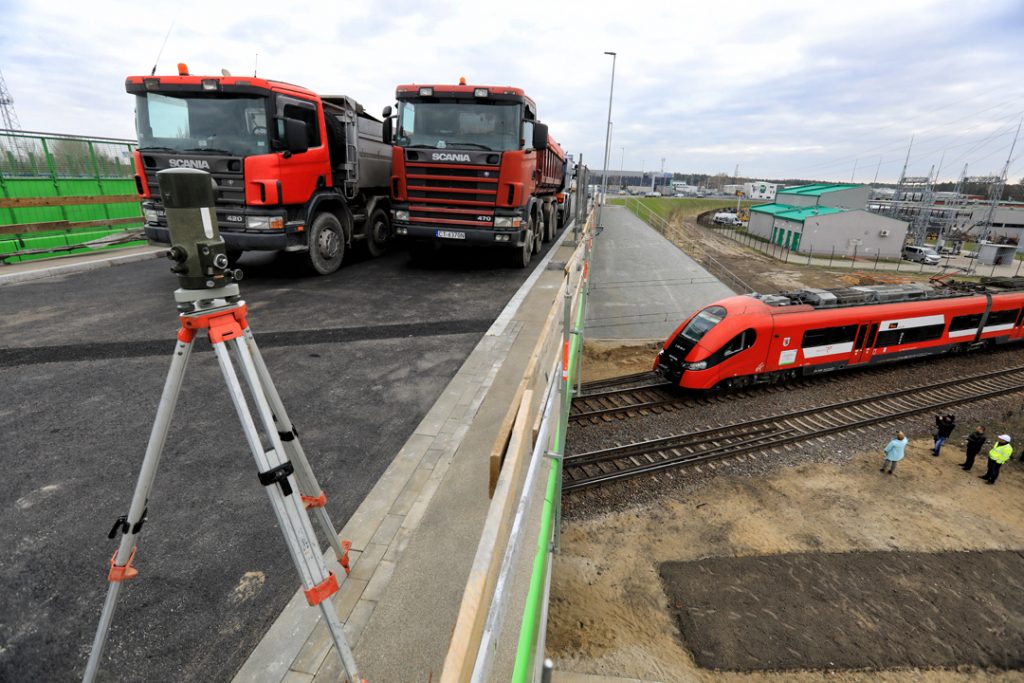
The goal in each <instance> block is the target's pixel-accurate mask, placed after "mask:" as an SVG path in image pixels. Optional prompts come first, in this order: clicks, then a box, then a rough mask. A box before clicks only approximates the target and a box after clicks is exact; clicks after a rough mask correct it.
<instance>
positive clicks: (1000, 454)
mask: <svg viewBox="0 0 1024 683" xmlns="http://www.w3.org/2000/svg"><path fill="white" fill-rule="evenodd" d="M1010 441H1011V439H1010V435H1009V434H1000V435H999V440H998V441H996V445H995V446H993V447H992V450H990V451H989V452H988V472H986V473H985V474H984V475H983V476H981V477H979V478H980V479H984V480H985V483H986V484H989V485H990V486H991V485H992V484H995V483H996V479H998V478H999V468H1000V467H1002V466H1003V463H1005V462H1006V461H1007V460H1009V459H1010V457H1011V456H1012V455H1013V446H1011V445H1010Z"/></svg>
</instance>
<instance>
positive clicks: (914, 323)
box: [878, 314, 946, 332]
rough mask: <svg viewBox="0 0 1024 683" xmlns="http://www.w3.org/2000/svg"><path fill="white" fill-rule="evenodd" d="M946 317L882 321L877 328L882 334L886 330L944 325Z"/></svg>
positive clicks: (936, 316) (929, 316)
mask: <svg viewBox="0 0 1024 683" xmlns="http://www.w3.org/2000/svg"><path fill="white" fill-rule="evenodd" d="M945 323H946V317H945V316H944V315H942V314H939V315H924V316H921V317H920V318H899V319H897V320H883V321H882V324H881V325H879V326H878V329H880V330H881V331H882V332H886V331H888V330H906V329H908V328H911V327H926V326H928V325H944V324H945Z"/></svg>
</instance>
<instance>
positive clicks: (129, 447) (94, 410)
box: [0, 251, 539, 681]
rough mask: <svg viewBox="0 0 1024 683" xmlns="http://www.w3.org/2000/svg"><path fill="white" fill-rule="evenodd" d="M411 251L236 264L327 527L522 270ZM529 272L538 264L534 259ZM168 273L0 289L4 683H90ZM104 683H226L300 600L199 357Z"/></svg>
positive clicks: (148, 413) (244, 453)
mask: <svg viewBox="0 0 1024 683" xmlns="http://www.w3.org/2000/svg"><path fill="white" fill-rule="evenodd" d="M503 257H504V254H503V253H499V252H486V251H483V252H481V251H453V252H452V253H451V254H441V255H439V258H437V259H435V260H434V261H432V262H431V263H430V264H428V265H426V266H421V267H414V266H412V265H410V263H409V260H408V257H407V255H406V254H405V252H403V251H399V252H397V253H392V254H389V255H387V256H385V257H383V258H380V259H376V260H366V259H362V260H358V259H357V260H355V262H348V263H347V264H346V265H345V266H344V267H343V268H342V269H341V270H340V271H339V272H337V273H335V274H334V275H332V276H329V277H325V278H314V277H297V276H295V275H294V274H292V273H291V271H289V270H288V269H286V268H284V266H283V264H280V263H278V262H277V261H276V260H273V259H271V258H268V257H267V256H265V255H259V254H257V255H255V256H254V255H246V256H245V257H244V258H243V259H242V261H241V263H240V266H241V267H242V268H243V269H244V270H245V271H246V279H245V280H244V281H243V282H242V291H243V296H244V298H245V299H246V301H247V302H248V303H249V307H250V311H251V313H250V318H249V319H250V324H251V325H252V328H253V331H254V333H255V335H256V339H257V342H258V343H259V345H260V348H261V350H262V351H263V354H264V357H265V358H266V361H267V364H268V366H269V368H270V372H271V374H272V375H273V377H274V380H275V382H276V384H277V387H278V389H279V391H280V393H281V395H282V398H283V400H284V402H285V405H286V407H287V408H288V412H289V415H290V416H291V417H292V419H293V421H294V422H295V423H296V426H297V427H298V429H299V431H300V433H301V435H302V439H303V445H304V447H305V450H306V452H307V454H308V456H309V458H310V460H311V462H312V465H313V467H314V469H315V471H316V473H317V476H318V478H319V480H320V483H321V485H322V486H323V488H324V489H325V490H326V491H327V493H328V508H329V511H330V513H331V516H332V518H333V520H334V522H335V525H336V526H337V527H338V528H341V527H342V526H343V525H344V523H345V522H346V521H347V519H348V518H349V516H350V515H351V514H352V513H353V512H354V511H355V509H356V508H357V507H358V505H359V503H360V502H361V501H362V499H363V497H364V496H365V495H366V493H367V492H368V491H369V490H370V488H371V487H372V486H373V484H374V482H375V481H376V480H377V478H378V477H379V476H380V474H381V473H382V472H383V471H384V469H385V468H386V467H387V466H388V464H389V463H390V461H391V458H392V457H393V456H394V454H395V453H397V452H398V450H399V448H400V447H401V445H402V444H403V443H404V442H405V440H406V439H407V438H408V436H409V435H410V434H411V433H412V431H413V429H414V428H415V427H416V425H417V424H418V423H419V421H420V419H422V417H423V415H424V414H425V413H426V412H427V410H428V409H429V408H430V406H431V405H432V404H433V402H434V400H435V399H436V397H437V396H438V395H439V394H440V392H441V391H442V389H443V388H444V386H445V385H446V384H447V382H448V380H449V379H450V378H451V377H452V376H453V375H454V374H455V372H456V371H457V370H458V368H459V366H460V365H461V364H462V362H463V360H464V359H465V357H466V356H467V355H468V354H469V352H470V351H471V350H472V348H473V347H474V346H475V345H476V343H477V341H478V340H479V339H480V337H481V336H482V335H483V333H484V332H485V331H486V330H487V328H488V327H489V326H490V324H491V322H492V321H493V319H494V318H495V317H496V316H497V314H498V313H499V312H500V311H501V309H502V308H503V307H504V305H505V304H506V302H507V301H508V299H509V298H510V297H511V295H512V294H513V293H514V292H515V290H516V289H517V288H518V286H519V285H520V284H521V283H522V281H523V280H524V279H525V278H526V276H527V275H528V273H529V272H530V270H529V269H527V270H516V269H512V268H509V267H505V266H504V263H505V261H504V259H503ZM534 258H535V261H534V263H536V262H537V260H539V257H537V256H535V257H534ZM176 286H177V285H176V279H175V278H174V276H173V275H172V274H171V273H170V272H169V270H168V263H167V262H166V261H164V260H153V261H144V262H139V263H132V264H128V265H124V266H119V267H116V268H109V269H103V270H99V271H93V272H89V273H82V274H78V275H71V276H66V277H63V278H59V279H49V280H42V281H36V282H30V283H25V284H21V285H12V286H5V287H3V288H2V290H0V321H2V322H0V331H2V337H0V434H2V435H3V436H2V442H0V444H2V445H0V464H2V468H3V485H2V486H0V547H2V548H3V551H2V552H0V680H3V681H8V680H9V681H15V680H19V681H20V680H72V679H75V678H78V677H80V676H81V673H82V671H83V669H84V666H85V661H86V659H87V656H88V650H89V647H90V645H91V642H92V637H93V634H94V632H95V629H96V624H97V620H98V618H99V613H100V609H101V606H102V603H103V599H104V596H105V594H106V591H107V585H108V584H107V581H106V572H107V569H108V563H109V559H110V556H111V555H112V554H113V552H114V550H115V549H116V541H113V540H108V539H107V532H108V531H109V530H110V527H111V526H112V525H113V523H114V521H115V520H116V518H117V517H118V516H119V515H121V514H124V513H126V512H127V510H128V504H129V502H130V500H131V494H132V490H133V487H134V485H135V480H136V477H137V475H138V468H139V465H140V464H141V461H142V456H143V453H144V451H145V447H146V441H147V439H148V436H149V430H150V426H151V423H152V419H153V416H154V414H155V411H156V405H157V402H158V400H159V395H160V390H161V387H162V385H163V381H164V378H165V376H166V372H167V368H168V364H169V362H170V352H171V350H172V349H173V346H174V335H175V332H176V329H177V320H176V318H177V314H176V311H175V307H174V303H173V299H172V296H171V293H172V291H173V290H174V288H175V287H176ZM134 564H135V566H136V567H137V568H138V570H139V577H138V578H136V579H134V580H132V581H130V582H128V583H127V584H126V585H125V587H124V589H123V590H122V591H121V597H120V600H119V603H118V609H117V612H116V614H115V617H114V626H113V628H112V630H111V634H110V638H109V640H108V644H107V649H106V655H105V657H104V661H103V663H102V669H101V676H100V679H101V680H111V681H114V680H116V681H155V680H161V681H172V680H173V681H219V680H226V679H229V678H230V677H231V676H232V675H233V674H234V672H235V671H236V670H237V669H238V667H239V666H240V665H241V664H242V662H243V661H244V660H245V658H246V657H247V656H248V654H249V652H250V651H251V650H252V648H253V647H254V646H255V644H256V643H257V642H258V640H259V639H260V638H261V637H262V635H263V633H264V632H265V630H266V628H267V627H268V626H269V625H270V624H271V623H272V621H273V620H274V618H275V617H276V616H277V614H278V612H280V610H281V609H282V608H283V606H284V605H285V603H286V602H287V601H288V599H289V598H290V597H291V595H292V594H293V593H294V591H295V590H296V589H297V588H298V587H299V581H298V578H297V576H296V574H295V571H294V568H293V566H292V564H291V561H290V559H289V556H288V553H287V550H286V548H285V545H284V542H283V540H282V538H281V536H280V533H279V531H278V529H277V525H276V522H275V520H274V516H273V513H272V510H271V508H270V505H269V503H268V501H267V498H266V494H265V493H264V492H263V490H262V487H261V486H260V485H259V483H258V481H257V478H256V468H255V464H254V463H253V460H252V456H251V455H250V454H249V452H248V450H247V448H246V446H245V442H244V440H243V438H242V433H241V429H240V428H239V426H238V423H237V419H236V417H235V414H234V411H233V409H232V406H231V404H230V401H229V397H228V394H227V390H226V389H225V387H224V383H223V379H222V378H221V375H220V372H219V369H218V368H217V364H216V361H215V359H214V357H213V354H212V353H211V352H210V350H209V345H208V343H207V342H205V340H203V341H202V342H201V344H199V345H197V352H195V353H193V356H192V360H191V362H190V367H189V372H188V375H187V377H186V381H185V385H184V388H183V391H182V397H181V400H180V402H179V405H178V409H177V412H176V413H175V416H174V421H173V423H172V427H171V433H170V437H169V440H168V444H167V447H166V448H165V450H164V455H163V459H162V461H161V467H160V471H159V473H158V475H157V479H156V485H155V491H154V493H153V495H152V497H151V499H150V501H149V515H148V520H147V522H146V528H145V531H144V532H143V535H142V540H141V543H140V545H139V550H138V555H137V557H136V559H135V562H134Z"/></svg>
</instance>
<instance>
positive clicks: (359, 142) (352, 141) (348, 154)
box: [321, 95, 391, 196]
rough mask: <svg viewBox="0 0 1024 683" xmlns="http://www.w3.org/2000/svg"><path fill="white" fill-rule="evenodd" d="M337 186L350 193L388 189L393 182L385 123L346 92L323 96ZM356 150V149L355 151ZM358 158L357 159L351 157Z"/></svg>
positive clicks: (329, 145)
mask: <svg viewBox="0 0 1024 683" xmlns="http://www.w3.org/2000/svg"><path fill="white" fill-rule="evenodd" d="M321 99H322V100H323V102H324V117H325V119H326V122H327V133H328V147H329V148H330V153H331V167H332V169H333V171H334V185H335V187H338V188H341V187H345V186H346V183H347V188H346V190H347V191H346V194H349V195H350V196H351V194H354V192H356V191H357V192H362V191H368V190H380V189H383V190H385V191H386V190H387V187H388V185H389V184H390V182H391V145H389V144H385V143H384V142H382V141H381V137H382V135H383V124H382V123H381V122H380V121H379V120H378V119H376V118H374V117H372V116H370V115H369V114H367V113H366V111H365V110H364V109H363V107H362V105H361V104H359V103H358V102H356V101H355V100H353V99H352V98H351V97H347V96H345V95H331V96H324V97H322V98H321ZM353 152H355V153H354V154H353ZM353 159H354V163H352V162H350V160H353Z"/></svg>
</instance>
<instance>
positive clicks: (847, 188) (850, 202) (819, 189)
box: [775, 183, 871, 209]
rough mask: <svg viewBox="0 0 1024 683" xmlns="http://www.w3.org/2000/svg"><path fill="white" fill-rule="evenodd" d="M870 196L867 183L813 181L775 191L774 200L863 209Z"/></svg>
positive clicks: (791, 203) (792, 204) (801, 204)
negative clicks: (847, 183) (841, 183)
mask: <svg viewBox="0 0 1024 683" xmlns="http://www.w3.org/2000/svg"><path fill="white" fill-rule="evenodd" d="M870 198H871V188H870V187H868V186H867V185H839V184H835V183H815V184H813V185H797V186H796V187H787V188H784V189H782V190H779V191H778V192H776V193H775V201H777V202H779V203H780V204H788V205H790V206H828V207H832V208H836V209H864V208H867V205H868V199H870Z"/></svg>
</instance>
